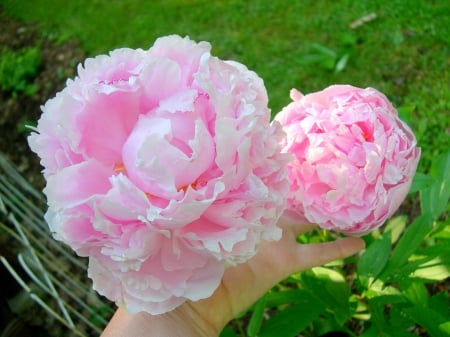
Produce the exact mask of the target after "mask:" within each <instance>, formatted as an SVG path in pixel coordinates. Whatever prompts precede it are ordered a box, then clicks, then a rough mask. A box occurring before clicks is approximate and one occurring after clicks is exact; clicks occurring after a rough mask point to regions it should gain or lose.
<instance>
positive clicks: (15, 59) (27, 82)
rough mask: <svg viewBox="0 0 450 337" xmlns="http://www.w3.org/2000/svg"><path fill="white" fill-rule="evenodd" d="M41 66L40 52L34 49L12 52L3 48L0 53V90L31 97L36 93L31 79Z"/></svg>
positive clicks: (35, 87)
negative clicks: (21, 93)
mask: <svg viewBox="0 0 450 337" xmlns="http://www.w3.org/2000/svg"><path fill="white" fill-rule="evenodd" d="M40 66H41V56H40V51H39V49H38V48H36V47H32V48H24V49H20V50H18V51H12V50H10V49H8V48H3V49H2V50H1V51H0V88H1V89H2V90H4V91H9V92H12V93H13V95H16V94H17V93H19V92H23V93H24V94H25V95H33V94H34V93H35V92H36V91H37V89H38V88H37V86H36V84H34V83H33V78H35V77H36V75H37V74H38V71H39V67H40Z"/></svg>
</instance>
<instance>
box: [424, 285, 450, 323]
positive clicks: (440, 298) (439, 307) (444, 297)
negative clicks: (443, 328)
mask: <svg viewBox="0 0 450 337" xmlns="http://www.w3.org/2000/svg"><path fill="white" fill-rule="evenodd" d="M448 301H449V294H448V292H447V291H441V292H440V293H437V294H436V295H433V296H431V297H430V298H429V299H428V306H429V307H430V308H431V309H433V310H435V311H437V312H440V313H442V314H443V315H444V316H445V317H449V320H450V306H449V305H448V304H449V302H448Z"/></svg>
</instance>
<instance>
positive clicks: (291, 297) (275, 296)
mask: <svg viewBox="0 0 450 337" xmlns="http://www.w3.org/2000/svg"><path fill="white" fill-rule="evenodd" d="M297 282H298V281H297ZM265 297H266V299H265V301H266V307H267V308H272V307H278V306H280V305H283V304H294V303H306V302H308V301H310V300H311V295H309V292H308V291H306V290H304V289H290V290H283V291H272V292H269V293H267V294H266V295H265Z"/></svg>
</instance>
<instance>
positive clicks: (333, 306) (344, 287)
mask: <svg viewBox="0 0 450 337" xmlns="http://www.w3.org/2000/svg"><path fill="white" fill-rule="evenodd" d="M301 281H302V284H303V286H304V289H306V290H308V291H309V293H310V295H311V296H312V297H313V298H315V299H316V300H317V301H319V302H321V303H322V305H323V306H324V307H326V308H328V309H330V310H332V311H333V312H334V315H335V318H336V320H337V322H339V323H341V324H343V323H344V322H345V321H346V320H347V319H349V318H350V317H351V312H350V301H349V297H350V294H351V292H350V287H349V285H348V283H347V281H346V279H345V277H344V276H343V275H342V274H341V273H339V272H337V271H336V270H333V269H330V268H324V267H315V268H313V269H311V270H309V271H306V272H304V273H302V274H301Z"/></svg>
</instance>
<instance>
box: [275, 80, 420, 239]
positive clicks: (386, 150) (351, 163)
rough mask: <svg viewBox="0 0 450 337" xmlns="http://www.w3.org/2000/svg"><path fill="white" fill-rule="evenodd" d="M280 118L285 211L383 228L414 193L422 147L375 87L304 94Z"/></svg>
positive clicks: (352, 228) (345, 228)
mask: <svg viewBox="0 0 450 337" xmlns="http://www.w3.org/2000/svg"><path fill="white" fill-rule="evenodd" d="M291 98H292V99H293V100H294V102H292V103H290V104H289V105H288V106H286V107H285V108H284V109H283V110H282V111H281V112H280V113H279V114H278V115H277V116H276V118H275V119H276V120H277V121H279V122H280V123H281V125H282V126H283V128H284V130H285V132H286V133H287V137H286V138H285V139H284V140H283V142H282V146H283V151H285V152H288V153H292V154H294V156H295V160H293V161H292V162H290V163H289V164H288V171H289V173H288V176H289V180H290V184H291V187H290V193H289V196H288V200H287V209H286V210H285V212H284V216H285V217H286V218H288V219H290V220H293V221H298V222H304V223H315V224H318V225H319V226H320V227H322V228H326V229H333V230H336V231H339V232H342V233H346V234H350V235H363V234H365V233H368V232H370V231H372V230H373V229H375V228H377V227H379V226H381V225H382V224H383V222H384V221H385V220H386V219H387V218H389V217H390V216H391V215H392V214H393V213H394V212H395V211H396V210H397V208H398V207H399V206H400V204H401V202H402V201H403V200H404V198H405V196H406V194H407V193H408V191H409V188H410V185H411V181H412V178H413V176H414V173H415V170H416V168H417V163H418V161H419V157H420V149H419V148H417V147H416V139H415V137H414V134H413V133H412V132H411V130H410V129H409V127H408V126H407V125H406V124H404V123H403V122H402V121H401V120H400V119H399V118H398V116H397V111H396V110H395V109H394V108H393V107H392V105H391V104H390V103H389V101H388V100H387V98H386V97H385V96H384V95H383V94H381V93H380V92H378V91H377V90H375V89H372V88H367V89H359V88H355V87H353V86H350V85H334V86H330V87H328V88H326V89H325V90H323V91H320V92H316V93H312V94H309V95H306V96H303V95H302V94H301V93H299V92H298V91H296V90H292V91H291Z"/></svg>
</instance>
